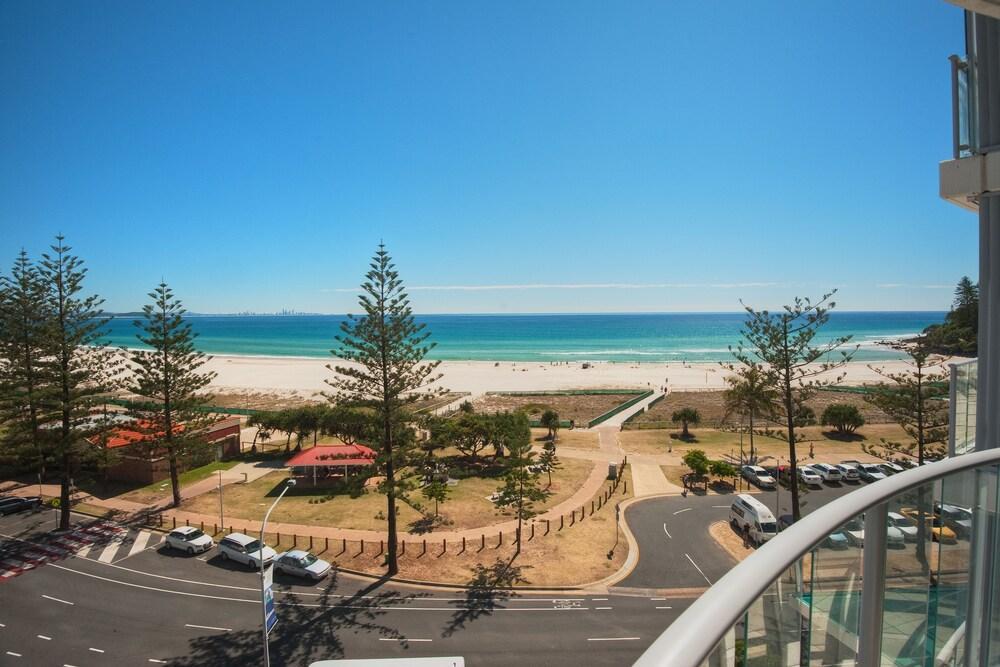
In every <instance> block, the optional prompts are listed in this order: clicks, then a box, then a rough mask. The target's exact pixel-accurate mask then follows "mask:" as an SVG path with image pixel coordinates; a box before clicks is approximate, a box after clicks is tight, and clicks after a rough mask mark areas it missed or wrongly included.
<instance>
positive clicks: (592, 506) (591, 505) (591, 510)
mask: <svg viewBox="0 0 1000 667" xmlns="http://www.w3.org/2000/svg"><path fill="white" fill-rule="evenodd" d="M590 516H594V501H593V500H591V501H590Z"/></svg>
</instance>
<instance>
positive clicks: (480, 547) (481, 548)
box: [479, 533, 486, 551]
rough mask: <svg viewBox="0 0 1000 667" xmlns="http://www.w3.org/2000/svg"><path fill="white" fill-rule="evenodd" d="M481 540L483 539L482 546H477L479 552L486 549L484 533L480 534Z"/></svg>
mask: <svg viewBox="0 0 1000 667" xmlns="http://www.w3.org/2000/svg"><path fill="white" fill-rule="evenodd" d="M482 538H483V541H482V544H480V545H479V550H480V551H482V550H483V549H485V548H486V533H483V534H482Z"/></svg>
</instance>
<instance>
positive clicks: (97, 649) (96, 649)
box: [87, 647, 104, 653]
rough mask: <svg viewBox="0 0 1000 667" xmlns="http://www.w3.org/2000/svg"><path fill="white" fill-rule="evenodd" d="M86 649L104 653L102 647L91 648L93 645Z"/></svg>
mask: <svg viewBox="0 0 1000 667" xmlns="http://www.w3.org/2000/svg"><path fill="white" fill-rule="evenodd" d="M87 650H88V651H93V652H94V653H104V649H102V648H93V647H91V648H88V649H87Z"/></svg>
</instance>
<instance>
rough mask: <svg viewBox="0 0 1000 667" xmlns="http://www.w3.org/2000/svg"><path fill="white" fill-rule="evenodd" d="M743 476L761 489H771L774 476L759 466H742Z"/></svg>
mask: <svg viewBox="0 0 1000 667" xmlns="http://www.w3.org/2000/svg"><path fill="white" fill-rule="evenodd" d="M742 472H743V478H744V479H745V480H747V481H748V482H751V483H752V484H756V485H757V486H759V487H760V488H762V489H773V488H774V478H773V477H771V475H769V474H768V472H767V471H766V470H764V469H763V468H761V467H760V466H751V465H746V466H743V469H742Z"/></svg>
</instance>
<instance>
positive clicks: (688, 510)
mask: <svg viewBox="0 0 1000 667" xmlns="http://www.w3.org/2000/svg"><path fill="white" fill-rule="evenodd" d="M692 509H693V508H691V507H685V508H684V509H682V510H677V511H676V512H674V516H677V515H678V514H680V513H681V512H690V511H691V510H692Z"/></svg>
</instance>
